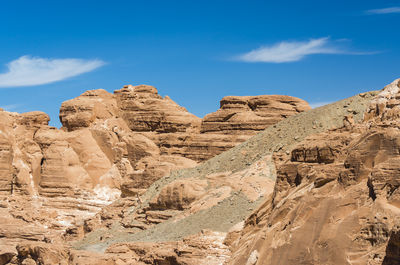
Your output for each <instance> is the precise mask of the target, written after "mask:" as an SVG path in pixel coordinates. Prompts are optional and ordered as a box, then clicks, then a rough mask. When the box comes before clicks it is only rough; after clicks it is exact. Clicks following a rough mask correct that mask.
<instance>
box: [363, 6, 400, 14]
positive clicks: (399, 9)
mask: <svg viewBox="0 0 400 265" xmlns="http://www.w3.org/2000/svg"><path fill="white" fill-rule="evenodd" d="M366 13H367V14H376V15H382V14H393V13H400V7H398V6H395V7H388V8H380V9H371V10H367V11H366Z"/></svg>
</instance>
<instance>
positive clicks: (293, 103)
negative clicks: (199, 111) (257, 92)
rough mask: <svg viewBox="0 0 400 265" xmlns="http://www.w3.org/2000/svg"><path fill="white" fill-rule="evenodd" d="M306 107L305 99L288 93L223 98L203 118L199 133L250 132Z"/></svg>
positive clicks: (252, 132) (307, 108) (259, 129)
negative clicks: (216, 109)
mask: <svg viewBox="0 0 400 265" xmlns="http://www.w3.org/2000/svg"><path fill="white" fill-rule="evenodd" d="M309 109H310V106H309V105H308V103H307V102H305V101H304V100H301V99H298V98H295V97H290V96H278V95H270V96H266V95H265V96H254V97H250V96H243V97H238V96H229V97H224V98H223V99H222V100H221V108H220V109H219V110H218V111H216V112H214V113H210V114H208V115H206V116H205V117H204V119H203V122H202V125H201V132H203V133H215V132H217V133H225V134H250V135H252V134H254V133H255V132H257V131H261V130H263V129H265V128H267V127H268V126H270V125H273V124H275V123H277V122H278V121H280V120H282V119H284V118H286V117H288V116H291V115H294V114H296V113H300V112H303V111H306V110H309Z"/></svg>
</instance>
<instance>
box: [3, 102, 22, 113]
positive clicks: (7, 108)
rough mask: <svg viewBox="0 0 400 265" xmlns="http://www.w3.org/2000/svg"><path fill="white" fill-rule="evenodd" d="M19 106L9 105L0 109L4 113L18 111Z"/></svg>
mask: <svg viewBox="0 0 400 265" xmlns="http://www.w3.org/2000/svg"><path fill="white" fill-rule="evenodd" d="M20 106H21V104H9V105H2V106H0V108H2V109H4V110H6V111H14V110H16V109H18V108H19V107H20Z"/></svg>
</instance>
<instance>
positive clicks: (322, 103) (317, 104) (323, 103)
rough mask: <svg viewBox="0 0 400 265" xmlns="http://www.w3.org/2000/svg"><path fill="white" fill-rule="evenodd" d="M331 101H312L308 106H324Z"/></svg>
mask: <svg viewBox="0 0 400 265" xmlns="http://www.w3.org/2000/svg"><path fill="white" fill-rule="evenodd" d="M331 103H332V101H323V102H314V103H310V107H311V108H313V109H315V108H318V107H322V106H325V105H328V104H331Z"/></svg>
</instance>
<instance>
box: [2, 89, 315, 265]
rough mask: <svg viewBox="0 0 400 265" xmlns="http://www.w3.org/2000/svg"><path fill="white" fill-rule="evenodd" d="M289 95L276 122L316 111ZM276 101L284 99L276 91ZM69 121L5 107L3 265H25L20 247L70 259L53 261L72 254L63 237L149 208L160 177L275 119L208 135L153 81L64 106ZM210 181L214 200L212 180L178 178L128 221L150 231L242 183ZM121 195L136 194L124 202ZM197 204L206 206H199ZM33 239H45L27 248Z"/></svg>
mask: <svg viewBox="0 0 400 265" xmlns="http://www.w3.org/2000/svg"><path fill="white" fill-rule="evenodd" d="M266 97H267V98H268V97H269V96H266ZM289 98H290V97H287V98H286V101H285V102H281V103H279V104H283V105H287V106H286V109H287V110H286V111H283V109H279V110H278V109H277V110H275V112H274V110H269V114H270V115H271V116H273V115H275V116H277V118H276V121H278V120H279V119H283V118H285V117H286V116H288V115H293V114H296V113H298V112H301V111H304V110H306V109H308V108H309V107H308V105H307V103H305V102H304V101H301V100H299V99H295V98H290V100H288V99H289ZM246 100H247V99H246ZM271 101H272V102H275V101H276V102H277V103H278V101H279V100H278V99H275V96H271ZM248 111H249V110H239V111H236V113H242V112H243V113H245V112H248ZM279 111H282V115H279V114H278V112H279ZM264 115H266V114H265V113H264ZM217 116H218V115H217ZM278 117H279V118H278ZM60 120H61V122H62V124H63V127H62V128H61V129H57V128H54V127H51V126H48V121H49V117H48V116H47V115H46V114H45V113H42V112H29V113H23V114H18V113H10V112H6V111H3V110H1V111H0V195H1V204H0V212H1V216H2V217H1V219H2V225H1V227H0V238H2V239H1V240H0V249H1V251H2V252H0V260H1V262H0V264H4V263H6V261H7V262H8V261H11V262H13V263H15V262H17V263H18V262H22V260H20V261H18V258H17V256H15V254H16V253H17V252H18V253H19V257H20V258H23V257H25V258H23V259H25V260H27V261H24V262H25V263H27V262H28V263H29V262H31V263H32V262H33V260H35V259H36V261H35V262H37V263H38V264H49V263H50V264H51V263H53V262H61V261H54V259H53V258H55V257H58V258H59V259H60V260H64V259H66V257H67V256H68V257H70V255H72V254H71V252H70V251H69V250H68V249H65V246H64V245H63V244H64V243H63V240H64V239H63V238H65V239H68V238H70V237H71V236H72V238H76V236H77V235H79V234H82V233H83V234H86V233H89V232H91V231H92V230H93V229H95V228H96V227H98V226H99V225H98V224H96V222H98V221H96V220H97V219H96V218H98V217H101V220H100V223H101V224H100V226H102V225H106V226H107V222H108V224H109V225H112V220H114V219H115V218H117V217H118V218H120V217H121V216H122V215H121V212H119V211H122V212H124V211H126V210H128V209H127V208H129V207H134V206H137V205H138V204H141V199H140V198H139V197H138V196H139V195H140V194H143V193H144V192H145V191H146V189H147V188H149V187H150V186H151V185H152V184H153V183H154V182H155V181H157V180H158V179H160V178H162V177H163V176H167V175H168V174H169V173H170V172H171V171H173V170H177V169H180V168H190V167H194V166H196V164H197V163H198V162H200V161H203V160H205V159H208V158H210V157H212V156H215V155H216V154H218V153H221V152H223V151H225V150H227V149H229V148H231V147H233V146H235V145H236V144H238V143H239V142H243V141H244V140H245V139H248V138H249V137H250V136H249V135H250V134H251V133H250V134H249V128H250V130H252V133H253V134H254V133H256V132H257V131H259V130H261V129H262V128H266V127H268V126H269V125H271V123H270V122H267V121H265V122H264V124H263V125H262V122H261V123H260V122H259V123H258V124H257V126H253V125H249V126H248V127H247V128H246V129H239V130H237V129H236V130H235V131H234V132H233V131H232V132H229V131H221V132H218V133H208V132H207V133H205V132H202V126H203V125H202V124H203V123H204V122H203V121H202V119H200V118H198V117H196V116H194V115H192V114H190V113H189V112H187V111H186V110H185V109H184V108H183V107H181V106H179V105H177V104H176V103H175V102H173V101H172V100H171V99H170V98H168V97H164V98H163V97H161V96H160V95H158V92H157V90H156V89H155V88H154V87H151V86H145V85H142V86H136V87H133V86H125V87H123V88H122V89H120V90H116V91H115V93H114V94H111V93H108V92H107V91H105V90H101V89H99V90H90V91H87V92H85V93H83V94H82V95H81V96H79V97H77V98H75V99H72V100H69V101H66V102H64V103H63V104H62V106H61V109H60ZM230 122H231V121H227V123H230ZM251 128H252V129H251ZM252 179H254V181H255V182H254V183H253V181H250V180H252ZM248 181H249V183H253V184H252V185H251V186H249V187H248V190H247V194H249V195H248V196H249V198H250V199H251V200H257V198H259V196H260V194H263V192H261V193H260V191H259V190H263V189H264V188H262V187H264V186H265V185H266V184H265V182H264V181H263V180H262V181H261V182H260V181H259V184H257V181H258V180H257V177H256V176H254V177H252V178H249V179H248ZM210 182H211V183H213V184H212V186H213V190H215V191H214V193H215V194H214V195H212V196H211V198H217V199H216V201H215V200H210V199H207V200H205V202H201V201H199V200H200V199H201V198H203V197H204V196H205V195H206V194H208V193H207V192H208V183H209V182H208V181H199V180H196V179H194V180H193V183H190V184H185V183H180V182H179V181H178V182H177V183H171V184H170V186H168V187H166V188H165V189H163V191H162V193H161V194H160V195H159V196H158V198H154V199H153V201H152V202H151V203H149V206H148V207H149V208H148V209H147V213H146V214H145V215H143V214H138V215H137V216H135V217H133V216H129V218H123V220H121V223H122V224H123V225H124V227H131V228H134V227H142V228H143V227H148V226H151V225H152V224H157V223H160V222H162V221H163V220H168V219H169V218H171V217H172V216H175V215H176V214H181V215H182V216H184V215H188V214H189V215H190V214H193V213H195V212H198V211H201V210H202V209H205V208H209V207H212V206H213V205H215V204H216V203H217V202H218V201H219V200H223V199H224V198H225V197H226V196H227V195H228V194H230V192H231V191H232V190H237V189H238V188H239V187H240V186H241V184H240V182H238V180H235V178H232V177H230V176H228V175H226V176H225V177H222V178H220V176H214V177H211V176H210ZM228 183H229V185H227V184H228ZM266 183H267V184H268V183H269V182H268V181H267V182H266ZM198 185H200V188H199V186H198ZM263 185H264V186H263ZM268 185H269V186H271V185H272V183H269V184H268ZM227 186H229V187H230V188H229V187H227ZM201 187H203V188H201ZM255 188H256V189H257V192H256V193H254V189H255ZM267 190H268V189H267ZM269 190H270V189H269ZM220 192H222V193H221V194H220ZM268 192H269V191H268ZM121 193H122V196H124V197H126V198H125V199H122V198H121V199H120V200H118V201H116V200H117V199H118V198H120V196H121ZM177 194H180V195H177ZM255 194H258V195H255ZM176 195H177V196H178V197H175V196H176ZM132 196H133V197H132ZM218 198H219V199H218ZM203 200H204V198H203ZM114 201H116V202H115V203H113V204H112V205H110V206H109V207H110V208H107V207H108V206H107V205H109V204H110V203H112V202H114ZM207 201H210V202H207ZM192 202H197V206H196V207H189V205H190V204H191V203H192ZM204 203H206V205H203V204H204ZM102 209H103V210H102ZM106 209H110V211H107V210H106ZM165 210H166V211H165ZM183 210H187V212H186V213H182V211H183ZM168 211H172V212H171V213H169V212H168ZM174 211H175V212H174ZM96 213H98V214H97V215H96ZM114 214H115V216H114ZM122 217H123V216H122ZM141 218H142V219H141ZM143 218H144V219H143ZM151 218H153V219H151ZM84 220H86V221H84ZM107 220H109V221H107ZM149 220H153V221H149ZM82 224H84V226H82ZM81 227H84V231H81V230H80V228H81ZM66 230H67V233H66V234H64V233H65V231H66ZM212 233H213V232H212ZM62 234H64V235H63V236H62V237H60V236H61V235H62ZM33 241H39V242H44V243H43V244H44V245H43V244H42V245H40V244H39V245H29V244H30V243H29V244H28V245H18V244H25V243H24V242H33ZM47 243H52V244H53V245H54V244H56V245H57V244H58V245H59V248H52V246H47V245H46V244H47ZM16 245H18V247H17V249H15V248H13V246H16ZM49 247H50V248H49ZM16 251H17V252H16ZM53 252H54V253H53ZM51 253H53V254H51ZM60 253H61V254H60ZM43 255H45V256H43ZM82 255H83V254H82ZM28 256H29V258H28ZM49 259H50V260H52V261H49ZM46 260H47V261H46ZM28 263H27V264H28Z"/></svg>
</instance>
